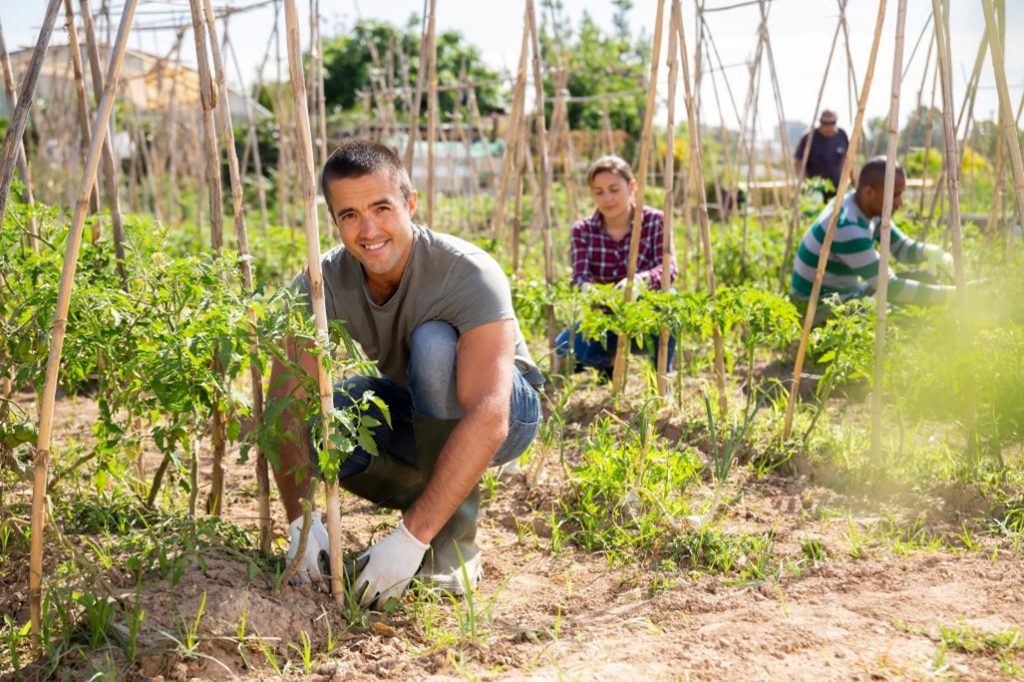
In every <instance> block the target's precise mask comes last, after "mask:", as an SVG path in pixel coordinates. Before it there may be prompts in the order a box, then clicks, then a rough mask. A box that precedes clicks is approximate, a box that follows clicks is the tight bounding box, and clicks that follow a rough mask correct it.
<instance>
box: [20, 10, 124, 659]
mask: <svg viewBox="0 0 1024 682" xmlns="http://www.w3.org/2000/svg"><path fill="white" fill-rule="evenodd" d="M58 2H59V0H58ZM136 2H137V0H125V3H124V10H123V12H122V14H121V25H120V27H119V28H118V30H117V42H116V43H115V45H114V50H113V53H112V54H111V57H110V66H109V68H108V71H107V79H106V84H105V85H104V87H103V96H102V97H101V98H100V100H99V105H98V107H97V110H96V118H95V120H94V121H93V126H92V143H91V144H90V146H89V154H88V156H87V157H86V165H85V168H84V169H83V171H82V179H81V182H80V183H79V186H78V200H77V202H76V203H75V207H74V215H73V217H72V220H71V230H70V233H69V234H68V242H67V251H66V253H65V256H64V267H63V269H62V271H61V276H60V288H59V291H58V294H57V309H56V311H55V312H54V319H53V332H52V334H51V338H50V352H49V355H48V357H47V359H46V378H45V380H44V383H43V392H42V395H41V396H40V400H39V438H38V441H37V444H36V454H35V474H34V478H33V485H32V536H31V544H30V547H29V572H28V585H29V588H28V592H29V613H30V618H31V622H32V636H33V639H34V641H35V644H36V646H37V647H38V646H39V644H40V637H41V634H42V586H43V530H44V525H45V523H44V522H45V516H46V477H47V471H48V468H49V465H50V432H51V430H52V427H53V406H54V401H55V399H56V395H57V376H58V374H59V372H60V359H61V351H62V349H63V347H64V332H65V330H66V329H67V323H68V308H69V307H70V304H71V287H72V285H73V284H74V279H75V268H76V267H77V265H78V251H79V248H80V247H81V244H82V229H83V227H84V226H85V215H86V212H87V210H88V207H89V195H90V194H91V193H92V185H93V182H94V181H95V180H96V168H97V167H98V166H99V160H100V149H101V147H102V144H103V139H104V138H105V137H106V134H107V129H108V124H109V120H110V112H111V111H112V110H113V108H114V95H115V89H116V84H117V82H118V80H119V79H120V77H121V65H122V63H123V61H124V52H125V48H126V47H127V44H128V33H129V29H130V28H131V24H132V18H133V17H134V15H135V5H136ZM51 4H54V3H51ZM23 92H24V91H23Z"/></svg>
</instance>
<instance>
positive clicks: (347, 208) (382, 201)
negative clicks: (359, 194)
mask: <svg viewBox="0 0 1024 682" xmlns="http://www.w3.org/2000/svg"><path fill="white" fill-rule="evenodd" d="M394 205H395V202H394V200H392V199H391V197H384V198H383V199H377V201H374V202H372V203H371V204H370V206H369V207H370V208H377V207H378V206H394ZM354 210H355V208H353V207H352V206H339V207H338V210H336V211H335V212H334V215H341V214H342V213H345V212H347V211H354Z"/></svg>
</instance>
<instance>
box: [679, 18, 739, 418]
mask: <svg viewBox="0 0 1024 682" xmlns="http://www.w3.org/2000/svg"><path fill="white" fill-rule="evenodd" d="M672 14H673V16H674V17H675V23H676V26H677V27H678V31H679V61H680V63H681V64H682V68H683V96H684V101H685V102H686V119H687V125H688V126H689V128H690V159H691V163H692V169H693V177H694V185H695V187H696V188H697V192H696V194H697V220H698V223H699V225H700V235H701V242H702V248H703V254H704V279H705V281H706V283H707V287H708V295H709V296H710V297H711V299H712V300H714V298H715V266H714V262H713V260H712V257H711V225H710V222H711V221H710V220H709V218H708V199H707V193H706V192H704V190H703V187H704V171H703V165H702V160H701V145H700V134H699V133H698V124H697V112H696V108H695V106H694V101H693V93H692V91H691V88H690V65H689V63H688V61H687V55H686V31H685V30H684V28H683V19H682V16H683V15H682V10H681V8H680V7H679V0H672ZM711 336H712V341H713V343H714V349H715V380H716V383H717V385H718V407H719V409H720V410H721V411H722V414H723V415H724V414H725V413H726V412H727V411H728V409H729V398H728V396H727V395H726V388H725V347H724V343H723V341H722V330H721V329H720V328H719V326H718V324H717V323H713V324H712V327H711Z"/></svg>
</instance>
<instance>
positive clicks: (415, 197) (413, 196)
mask: <svg viewBox="0 0 1024 682" xmlns="http://www.w3.org/2000/svg"><path fill="white" fill-rule="evenodd" d="M419 200H420V195H419V194H417V193H416V190H413V191H412V192H411V193H410V194H409V200H408V201H406V202H405V207H406V208H407V209H409V215H410V216H414V215H416V205H417V204H418V203H419Z"/></svg>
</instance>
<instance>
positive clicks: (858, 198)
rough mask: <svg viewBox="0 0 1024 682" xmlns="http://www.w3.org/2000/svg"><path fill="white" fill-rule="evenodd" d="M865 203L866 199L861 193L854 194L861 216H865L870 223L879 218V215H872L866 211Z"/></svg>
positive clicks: (854, 200)
mask: <svg viewBox="0 0 1024 682" xmlns="http://www.w3.org/2000/svg"><path fill="white" fill-rule="evenodd" d="M837 198H838V197H837ZM863 201H864V197H862V196H861V195H860V193H859V192H854V194H853V202H854V203H855V204H857V210H858V211H860V214H861V215H862V216H864V217H865V218H867V219H868V220H869V221H871V220H874V219H875V218H877V217H878V216H877V215H871V214H870V213H868V212H867V211H866V210H864V204H863ZM840 203H841V202H840Z"/></svg>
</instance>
